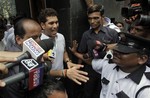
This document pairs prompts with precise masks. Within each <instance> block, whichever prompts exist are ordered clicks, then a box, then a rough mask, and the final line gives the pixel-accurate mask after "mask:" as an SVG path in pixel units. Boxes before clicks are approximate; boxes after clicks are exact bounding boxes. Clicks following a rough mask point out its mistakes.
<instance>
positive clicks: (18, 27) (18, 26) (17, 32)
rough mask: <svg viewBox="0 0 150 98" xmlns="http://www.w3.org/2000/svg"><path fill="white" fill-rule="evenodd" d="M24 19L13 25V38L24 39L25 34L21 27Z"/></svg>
mask: <svg viewBox="0 0 150 98" xmlns="http://www.w3.org/2000/svg"><path fill="white" fill-rule="evenodd" d="M25 20H26V19H25V18H24V19H21V20H19V21H18V22H17V23H16V24H15V25H14V34H15V36H16V35H18V36H20V37H21V38H23V37H24V35H25V34H26V32H25V29H24V27H23V23H24V21H25Z"/></svg>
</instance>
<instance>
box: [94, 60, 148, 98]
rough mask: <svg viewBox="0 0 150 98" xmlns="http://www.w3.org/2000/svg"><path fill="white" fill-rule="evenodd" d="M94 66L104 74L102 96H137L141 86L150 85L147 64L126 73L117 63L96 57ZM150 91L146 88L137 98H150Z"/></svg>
mask: <svg viewBox="0 0 150 98" xmlns="http://www.w3.org/2000/svg"><path fill="white" fill-rule="evenodd" d="M92 67H93V69H94V70H95V71H96V72H98V73H100V74H101V75H102V76H101V82H102V90H101V94H100V98H135V95H136V93H137V91H138V90H139V89H140V88H142V87H143V86H146V85H150V68H149V67H147V66H146V65H143V66H142V67H140V68H139V69H138V70H136V71H134V72H133V73H125V72H123V71H121V70H120V69H119V68H118V67H117V65H116V64H109V63H108V60H106V59H105V60H104V59H103V60H102V59H94V60H93V61H92ZM149 92H150V88H147V89H144V90H142V91H141V92H140V93H139V94H138V97H137V98H150V93H149ZM117 96H118V97H117ZM119 96H124V97H119Z"/></svg>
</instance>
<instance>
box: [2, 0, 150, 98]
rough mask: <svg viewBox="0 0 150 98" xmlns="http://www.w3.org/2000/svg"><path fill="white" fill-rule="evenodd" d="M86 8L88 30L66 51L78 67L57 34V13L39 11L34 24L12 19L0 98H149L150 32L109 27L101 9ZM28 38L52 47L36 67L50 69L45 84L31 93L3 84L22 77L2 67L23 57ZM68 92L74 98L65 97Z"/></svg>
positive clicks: (147, 28) (22, 17) (16, 70)
mask: <svg viewBox="0 0 150 98" xmlns="http://www.w3.org/2000/svg"><path fill="white" fill-rule="evenodd" d="M86 1H88V0H86ZM87 4H88V5H87V17H88V22H89V25H90V28H89V29H88V30H87V31H85V32H84V33H83V35H82V38H81V41H80V42H79V43H78V42H77V41H76V40H74V41H73V42H72V47H69V49H70V51H71V52H72V54H73V55H75V56H76V58H77V59H78V62H77V63H73V62H74V61H73V60H71V59H70V57H69V55H68V53H69V52H68V51H67V50H66V42H65V37H64V35H63V34H61V32H60V33H59V32H58V29H59V20H58V14H57V12H56V10H55V9H53V8H45V9H43V10H41V12H40V13H39V16H38V21H36V20H34V19H32V18H27V17H26V16H25V15H19V16H16V17H13V19H12V20H13V22H12V26H11V28H9V29H8V30H6V31H5V33H4V34H5V35H4V37H3V40H2V41H3V42H4V45H5V49H4V50H5V51H0V72H1V73H0V74H1V76H3V77H2V78H1V79H0V88H1V89H0V92H1V94H0V98H149V97H150V94H149V92H150V74H149V73H150V68H149V66H150V65H149V64H150V63H149V58H150V57H149V56H150V33H149V32H150V26H149V25H148V26H143V25H130V28H129V29H127V30H125V28H124V24H123V22H119V21H118V22H117V21H116V22H114V23H112V22H111V21H110V19H109V18H108V17H106V16H104V6H103V5H100V4H94V3H93V2H91V3H90V2H87ZM132 21H133V20H132ZM124 31H125V32H124ZM28 38H32V39H34V40H35V41H36V42H39V41H40V40H44V39H51V41H52V42H53V43H54V46H53V48H52V49H50V50H49V51H48V52H46V53H44V54H43V55H42V59H41V61H38V62H45V63H46V64H47V65H48V66H50V69H49V71H48V72H46V74H44V75H46V76H44V79H43V83H42V84H41V85H40V86H38V87H36V88H34V89H33V90H30V91H29V90H28V86H29V85H28V83H27V79H23V80H20V81H18V82H15V83H13V84H11V85H7V83H5V81H4V80H3V79H4V78H7V77H10V76H12V75H15V74H17V73H19V72H20V71H22V67H21V63H20V62H19V63H16V65H15V66H13V67H11V68H6V66H5V64H6V62H16V61H17V59H18V58H17V57H18V56H19V55H21V54H22V53H23V52H22V51H23V42H24V41H25V40H27V39H28ZM110 53H111V54H110ZM7 55H11V56H10V57H9V56H7ZM110 55H111V57H110ZM65 65H67V68H66V67H64V66H65ZM66 78H68V79H69V80H70V81H73V82H75V83H76V84H77V85H78V86H77V87H73V89H74V90H71V91H69V90H68V89H67V88H66V86H65V85H66V81H65V79H66ZM68 85H70V84H68ZM70 86H72V85H70ZM73 86H74V85H73ZM67 87H68V86H67ZM70 92H72V93H74V94H73V95H74V96H71V95H68V94H69V93H70Z"/></svg>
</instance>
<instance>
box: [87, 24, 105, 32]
mask: <svg viewBox="0 0 150 98" xmlns="http://www.w3.org/2000/svg"><path fill="white" fill-rule="evenodd" d="M99 28H100V30H99V32H102V33H106V32H107V30H106V29H105V27H103V26H100V27H99ZM90 30H91V33H94V30H93V29H92V28H91V29H90Z"/></svg>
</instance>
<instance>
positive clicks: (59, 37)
mask: <svg viewBox="0 0 150 98" xmlns="http://www.w3.org/2000/svg"><path fill="white" fill-rule="evenodd" d="M57 37H58V39H65V37H64V35H63V34H61V33H57Z"/></svg>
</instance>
